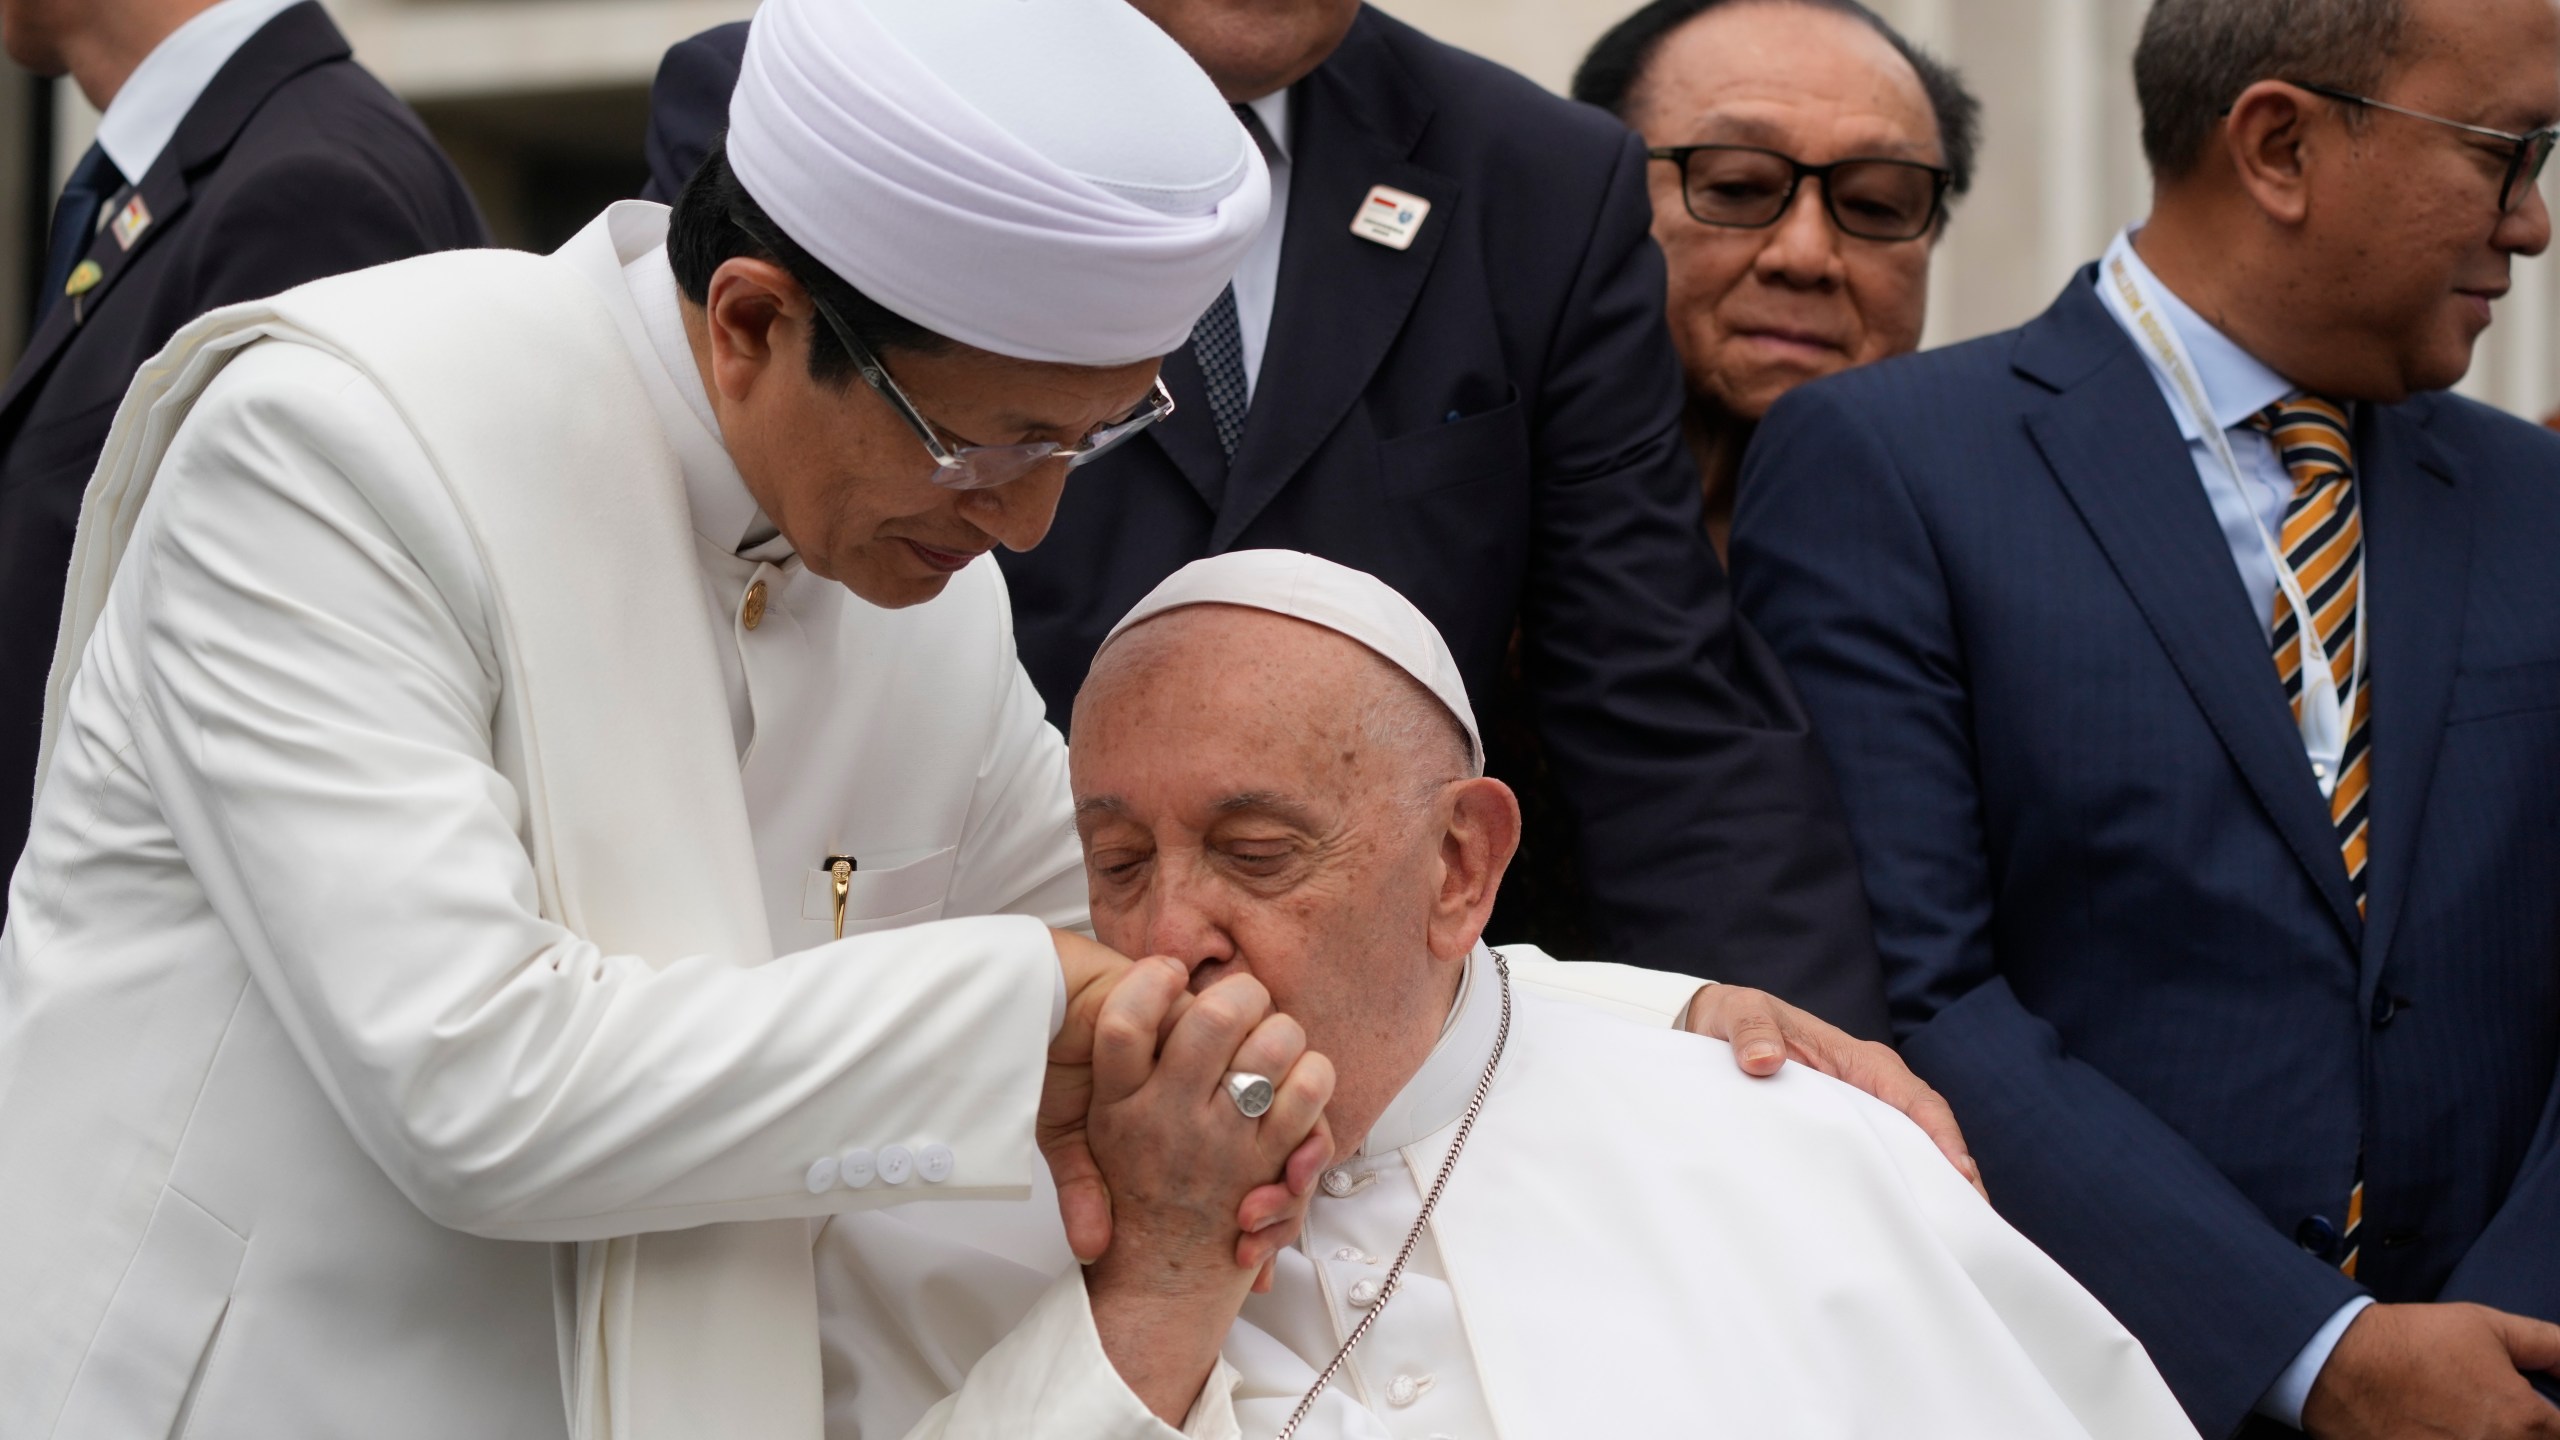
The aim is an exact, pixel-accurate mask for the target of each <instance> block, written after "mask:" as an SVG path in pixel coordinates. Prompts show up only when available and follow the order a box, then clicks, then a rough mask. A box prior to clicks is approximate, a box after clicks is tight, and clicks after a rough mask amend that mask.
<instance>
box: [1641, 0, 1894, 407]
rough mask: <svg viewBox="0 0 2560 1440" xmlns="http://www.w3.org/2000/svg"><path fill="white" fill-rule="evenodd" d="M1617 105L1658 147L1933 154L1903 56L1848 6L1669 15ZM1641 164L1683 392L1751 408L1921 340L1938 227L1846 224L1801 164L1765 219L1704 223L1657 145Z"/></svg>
mask: <svg viewBox="0 0 2560 1440" xmlns="http://www.w3.org/2000/svg"><path fill="white" fill-rule="evenodd" d="M1628 118H1629V119H1630V120H1631V121H1632V122H1634V124H1635V126H1636V128H1637V129H1638V130H1639V131H1641V132H1642V133H1643V135H1644V139H1645V144H1646V145H1648V146H1655V147H1660V146H1671V145H1704V144H1732V145H1753V146H1758V147H1761V148H1763V149H1769V150H1776V151H1779V152H1781V153H1783V154H1786V155H1789V156H1791V157H1793V158H1795V159H1796V160H1799V161H1801V162H1803V163H1805V164H1808V165H1824V164H1829V163H1830V162H1832V161H1835V160H1845V159H1850V158H1869V159H1897V160H1917V161H1921V162H1923V163H1926V164H1932V165H1936V164H1942V163H1944V156H1943V154H1942V152H1941V150H1940V148H1939V143H1938V127H1937V119H1936V117H1935V115H1934V113H1933V112H1932V111H1931V110H1930V108H1929V97H1928V92H1927V91H1925V90H1924V89H1922V88H1921V84H1920V77H1919V76H1918V75H1916V74H1914V73H1913V72H1912V69H1911V66H1910V65H1909V63H1907V62H1906V61H1904V60H1903V58H1902V57H1901V56H1900V55H1899V54H1897V53H1895V51H1894V49H1893V46H1892V45H1891V44H1889V43H1888V42H1887V41H1886V40H1885V38H1884V37H1883V36H1881V35H1878V34H1877V33H1876V32H1875V31H1874V30H1872V29H1870V28H1868V27H1867V26H1866V25H1864V24H1862V23H1860V22H1859V21H1857V20H1856V19H1854V18H1852V17H1849V16H1846V15H1840V14H1836V13H1833V12H1831V11H1827V10H1816V9H1810V8H1807V7H1804V6H1800V5H1791V4H1785V3H1759V4H1741V5H1732V6H1727V7H1724V8H1722V9H1717V10H1712V11H1709V12H1708V13H1706V14H1704V15H1701V16H1699V17H1698V18H1697V19H1695V20H1692V21H1690V22H1689V23H1688V24H1687V25H1684V26H1682V27H1681V28H1680V29H1678V30H1675V31H1673V32H1672V33H1671V34H1670V35H1668V36H1666V37H1664V39H1663V41H1662V43H1661V45H1660V46H1659V47H1658V48H1657V49H1656V50H1655V52H1654V55H1653V58H1652V62H1651V64H1650V65H1649V66H1648V68H1647V69H1646V72H1645V77H1644V80H1643V82H1642V83H1641V84H1640V85H1639V86H1638V88H1637V91H1636V103H1635V109H1634V111H1633V113H1631V114H1630V116H1629V117H1628ZM1650 174H1651V181H1652V186H1653V236H1654V239H1655V240H1657V241H1659V242H1660V243H1661V245H1662V253H1663V255H1664V257H1665V258H1666V259H1668V260H1669V262H1670V269H1671V300H1670V315H1671V333H1672V338H1673V339H1674V341H1675V342H1677V344H1678V345H1679V347H1680V359H1681V364H1682V367H1683V368H1684V369H1685V370H1686V371H1687V372H1688V381H1689V389H1690V393H1692V394H1693V395H1697V396H1700V397H1702V398H1704V399H1707V400H1710V401H1712V402H1714V403H1715V404H1716V405H1718V406H1720V407H1722V408H1723V409H1724V410H1725V411H1726V412H1728V413H1730V414H1732V415H1734V416H1737V417H1739V418H1741V419H1745V420H1757V419H1759V418H1760V417H1761V416H1763V415H1765V414H1767V413H1768V410H1769V407H1770V406H1771V405H1773V404H1775V403H1776V402H1777V399H1778V397H1779V396H1781V395H1784V394H1785V393H1786V392H1788V391H1789V390H1792V389H1794V388H1795V387H1796V386H1798V385H1801V384H1803V383H1805V382H1806V381H1808V380H1815V379H1819V378H1821V377H1822V376H1825V375H1829V374H1831V373H1833V372H1835V371H1839V370H1845V369H1848V368H1849V367H1850V366H1853V365H1864V364H1867V363H1869V362H1871V361H1875V360H1881V359H1884V358H1885V357H1887V356H1890V355H1899V354H1903V353H1905V352H1907V351H1910V350H1913V349H1916V348H1918V346H1919V344H1920V328H1921V324H1922V322H1923V321H1924V320H1925V319H1926V318H1927V311H1928V292H1929V253H1930V248H1931V246H1932V245H1934V244H1935V243H1936V236H1935V232H1934V231H1933V232H1932V233H1931V234H1930V235H1928V236H1925V237H1923V238H1920V239H1917V240H1897V241H1879V240H1862V239H1857V238H1854V237H1851V236H1847V235H1843V234H1841V233H1840V231H1839V230H1838V229H1837V228H1836V227H1835V226H1834V225H1833V224H1832V223H1831V218H1830V216H1829V215H1828V214H1827V213H1826V212H1825V211H1824V209H1823V205H1822V197H1821V196H1820V194H1819V193H1818V191H1819V189H1820V186H1819V184H1818V182H1815V181H1813V180H1810V179H1808V180H1806V181H1805V182H1804V183H1803V185H1802V186H1801V187H1800V188H1799V189H1798V191H1797V194H1796V197H1795V202H1794V204H1793V205H1792V206H1791V207H1790V208H1789V209H1788V211H1787V212H1786V214H1784V215H1783V216H1781V217H1780V218H1779V219H1778V221H1777V223H1776V224H1774V225H1771V226H1769V227H1767V228H1766V229H1760V230H1742V229H1733V228H1727V227H1721V226H1715V225H1708V224H1704V223H1701V222H1700V221H1698V220H1696V219H1694V218H1692V217H1691V215H1690V214H1689V211H1688V208H1687V206H1686V205H1685V204H1684V203H1683V201H1682V199H1681V171H1680V168H1679V167H1678V166H1675V165H1672V164H1670V163H1668V162H1664V161H1656V162H1654V164H1653V165H1652V166H1651V167H1650Z"/></svg>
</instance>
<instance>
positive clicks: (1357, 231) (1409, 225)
mask: <svg viewBox="0 0 2560 1440" xmlns="http://www.w3.org/2000/svg"><path fill="white" fill-rule="evenodd" d="M1430 214H1431V202H1430V201H1428V200H1425V199H1423V198H1422V197H1421V196H1419V195H1408V194H1406V193H1405V192H1404V191H1402V190H1398V189H1396V188H1395V187H1393V186H1390V185H1372V186H1370V187H1369V198H1368V199H1366V200H1363V201H1361V202H1360V213H1359V214H1357V215H1354V216H1352V217H1351V233H1352V234H1354V235H1357V236H1359V237H1360V238H1361V239H1363V240H1375V241H1376V242H1378V243H1379V244H1381V245H1384V246H1386V247H1387V248H1388V249H1390V250H1408V249H1411V248H1412V247H1413V237H1414V236H1415V235H1417V234H1420V233H1421V231H1422V222H1423V221H1424V220H1425V219H1427V218H1429V216H1430Z"/></svg>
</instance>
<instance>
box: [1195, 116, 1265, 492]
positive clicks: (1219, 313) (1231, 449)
mask: <svg viewBox="0 0 2560 1440" xmlns="http://www.w3.org/2000/svg"><path fill="white" fill-rule="evenodd" d="M1229 108H1231V109H1233V110H1234V111H1235V112H1236V123H1237V124H1239V125H1242V126H1243V127H1244V131H1245V133H1246V134H1247V135H1250V136H1252V137H1253V143H1254V145H1255V147H1256V148H1258V149H1260V150H1261V151H1262V158H1263V160H1264V161H1265V162H1267V163H1275V164H1276V163H1277V162H1278V161H1279V158H1280V146H1279V144H1278V142H1276V141H1274V140H1273V139H1272V138H1271V131H1270V129H1269V128H1268V127H1266V126H1265V125H1264V124H1263V123H1262V117H1261V116H1260V115H1258V114H1256V113H1254V109H1253V107H1252V106H1250V105H1235V106H1230V107H1229ZM1191 349H1192V353H1193V354H1194V355H1196V356H1198V357H1199V360H1200V378H1201V379H1202V380H1203V381H1205V382H1207V384H1208V388H1209V418H1210V419H1211V420H1212V421H1214V422H1216V424H1217V427H1218V448H1219V449H1220V450H1222V451H1224V452H1225V453H1226V457H1227V458H1228V459H1229V460H1233V459H1234V458H1236V441H1237V440H1239V439H1241V438H1243V435H1244V412H1245V409H1246V407H1247V405H1248V404H1249V403H1250V402H1251V400H1252V394H1251V387H1249V386H1248V385H1246V384H1245V376H1244V326H1243V323H1242V322H1241V321H1240V320H1239V319H1238V317H1237V314H1236V287H1234V286H1233V285H1230V286H1228V287H1227V288H1226V289H1224V290H1222V291H1220V292H1218V299H1217V302H1216V303H1215V304H1212V305H1211V306H1210V307H1209V313H1208V314H1206V315H1203V316H1201V317H1200V326H1199V329H1198V330H1197V331H1196V332H1195V333H1194V334H1193V335H1192V337H1191Z"/></svg>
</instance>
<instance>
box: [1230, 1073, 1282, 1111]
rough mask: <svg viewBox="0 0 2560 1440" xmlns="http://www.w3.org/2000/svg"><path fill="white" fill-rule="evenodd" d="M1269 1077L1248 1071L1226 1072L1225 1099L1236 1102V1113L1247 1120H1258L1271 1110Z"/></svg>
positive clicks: (1271, 1092) (1271, 1093)
mask: <svg viewBox="0 0 2560 1440" xmlns="http://www.w3.org/2000/svg"><path fill="white" fill-rule="evenodd" d="M1273 1093H1274V1092H1273V1091H1272V1088H1271V1077H1270V1076H1268V1075H1256V1074H1254V1073H1253V1072H1252V1071H1250V1070H1230V1071H1228V1072H1227V1098H1228V1099H1230V1100H1233V1101H1234V1102H1236V1112H1237V1113H1238V1114H1240V1115H1242V1116H1244V1118H1246V1119H1247V1120H1259V1119H1261V1118H1262V1115H1263V1112H1265V1111H1267V1110H1269V1109H1270V1108H1271V1099H1272V1095H1273Z"/></svg>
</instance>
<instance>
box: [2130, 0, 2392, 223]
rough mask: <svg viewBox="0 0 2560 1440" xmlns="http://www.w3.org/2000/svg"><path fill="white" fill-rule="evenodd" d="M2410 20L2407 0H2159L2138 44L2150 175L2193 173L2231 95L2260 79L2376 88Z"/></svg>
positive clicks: (2138, 88)
mask: <svg viewBox="0 0 2560 1440" xmlns="http://www.w3.org/2000/svg"><path fill="white" fill-rule="evenodd" d="M2407 24H2408V6H2407V4H2406V3H2405V0H2156V3H2155V4H2153V5H2152V7H2151V13H2150V15H2148V16H2147V17H2145V18H2144V20H2143V22H2142V42H2141V44H2140V45H2139V46H2137V47H2136V48H2135V50H2134V52H2133V89H2134V94H2135V95H2136V96H2137V97H2138V98H2139V99H2140V100H2141V102H2142V152H2143V154H2144V155H2146V156H2148V157H2149V158H2150V160H2151V169H2152V173H2153V174H2155V175H2157V176H2159V177H2160V178H2161V179H2164V180H2174V179H2177V178H2179V177H2180V176H2183V175H2186V174H2189V173H2190V172H2192V171H2193V170H2194V169H2195V167H2196V164H2197V162H2199V161H2200V160H2202V159H2203V158H2204V153H2205V147H2206V146H2208V145H2210V144H2211V143H2212V142H2213V137H2214V133H2215V132H2216V131H2218V130H2219V129H2221V127H2222V117H2223V116H2224V115H2225V114H2227V113H2229V111H2230V109H2231V104H2232V102H2233V101H2235V100H2237V99H2239V98H2240V92H2241V91H2243V90H2246V89H2248V88H2249V87H2250V86H2252V85H2254V84H2256V83H2258V82H2259V81H2261V80H2291V81H2296V82H2299V83H2305V84H2313V85H2326V86H2329V87H2331V88H2333V89H2339V90H2346V91H2351V92H2353V93H2355V94H2358V95H2370V94H2372V93H2373V92H2374V91H2375V90H2376V89H2379V88H2380V87H2381V83H2382V80H2383V78H2384V77H2385V76H2387V75H2388V74H2390V72H2391V68H2392V63H2393V61H2395V60H2396V59H2398V58H2399V51H2400V44H2401V41H2402V39H2403V38H2404V34H2405V31H2406V29H2407ZM2347 118H2348V120H2349V121H2350V122H2351V123H2353V122H2356V121H2358V120H2360V119H2361V118H2362V117H2361V112H2360V111H2359V112H2356V113H2353V114H2350V115H2349V116H2348V117H2347Z"/></svg>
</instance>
